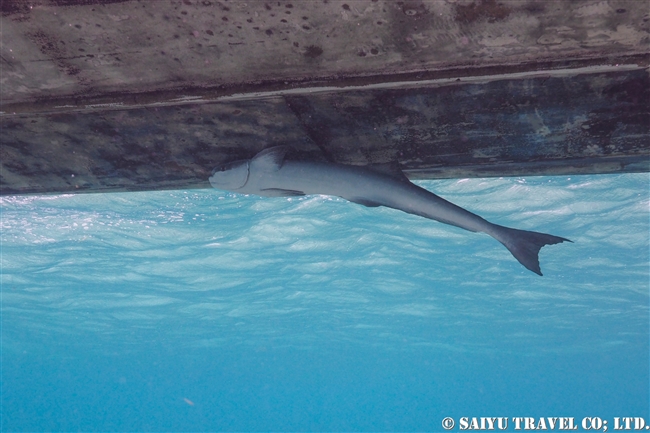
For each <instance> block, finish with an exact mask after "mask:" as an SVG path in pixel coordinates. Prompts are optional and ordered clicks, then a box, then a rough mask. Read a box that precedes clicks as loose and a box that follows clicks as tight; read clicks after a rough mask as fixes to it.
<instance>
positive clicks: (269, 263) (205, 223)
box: [0, 173, 650, 431]
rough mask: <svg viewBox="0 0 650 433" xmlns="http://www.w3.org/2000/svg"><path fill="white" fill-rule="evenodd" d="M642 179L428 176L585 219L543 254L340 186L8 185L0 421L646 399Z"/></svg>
mask: <svg viewBox="0 0 650 433" xmlns="http://www.w3.org/2000/svg"><path fill="white" fill-rule="evenodd" d="M649 180H650V177H649V174H647V173H645V174H625V175H599V176H562V177H527V178H494V179H463V180H444V181H424V182H418V184H419V185H421V186H423V187H425V188H427V189H429V190H431V191H433V192H435V193H436V194H438V195H440V196H442V197H444V198H446V199H448V200H450V201H452V202H454V203H456V204H458V205H460V206H463V207H465V208H467V209H468V210H471V211H473V212H475V213H478V214H479V215H481V216H483V217H484V218H486V219H488V220H490V221H492V222H494V223H498V224H501V225H507V226H511V227H516V228H521V229H527V230H535V231H541V232H546V233H551V234H554V235H558V236H562V237H566V238H569V239H571V240H573V241H574V242H575V243H573V244H570V243H563V244H559V245H553V246H547V247H544V248H543V249H542V251H541V254H540V261H541V266H542V271H543V272H544V276H543V277H539V276H537V275H535V274H533V273H532V272H529V271H528V270H526V269H525V268H524V267H523V266H521V265H520V264H519V263H518V262H517V261H516V260H515V259H514V258H513V257H512V256H511V255H510V253H509V252H508V251H507V250H506V249H505V248H504V247H503V246H502V245H501V244H499V243H498V242H497V241H495V240H494V239H492V238H490V237H489V236H486V235H481V234H475V233H470V232H466V231H463V230H461V229H458V228H455V227H451V226H447V225H444V224H440V223H437V222H434V221H430V220H426V219H424V218H419V217H416V216H412V215H407V214H404V213H401V212H399V211H396V210H392V209H387V208H365V207H363V206H359V205H356V204H352V203H348V202H346V201H345V200H342V199H337V198H331V197H324V196H310V197H301V198H259V197H254V196H240V195H236V194H231V193H224V192H221V191H217V190H189V191H157V192H141V193H112V194H85V195H83V194H80V195H51V196H5V197H2V198H1V199H0V204H1V211H2V218H1V228H2V251H1V264H2V277H1V282H2V293H1V295H2V298H1V300H2V304H1V314H2V329H1V333H2V347H1V355H2V358H1V360H2V381H1V384H2V401H1V404H2V413H1V414H2V420H1V423H2V424H1V429H2V431H441V430H442V426H441V422H442V420H443V418H445V417H452V418H453V419H454V420H455V422H456V425H455V427H454V428H453V429H452V430H453V431H458V430H459V427H458V422H459V419H460V417H510V418H512V417H574V418H575V421H576V424H579V423H580V422H581V420H582V419H583V418H584V417H586V416H589V417H600V418H602V419H603V420H607V421H608V422H609V427H610V431H612V427H613V426H612V423H613V419H614V417H643V418H644V419H645V420H646V421H647V422H650V413H649V405H650V399H649V390H650V374H649V370H650V359H649V358H650V347H649V346H650V331H649V327H650V312H649V298H650V287H649V286H650V265H649V263H650V258H649V251H650V243H649V233H650V227H649V222H650V191H649ZM510 427H511V430H512V428H513V427H514V426H513V425H512V424H511V425H510ZM578 431H582V427H581V426H579V430H578Z"/></svg>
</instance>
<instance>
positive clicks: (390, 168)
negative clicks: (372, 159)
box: [366, 161, 410, 182]
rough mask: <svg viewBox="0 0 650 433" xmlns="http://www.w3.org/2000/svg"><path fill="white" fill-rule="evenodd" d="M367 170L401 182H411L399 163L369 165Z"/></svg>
mask: <svg viewBox="0 0 650 433" xmlns="http://www.w3.org/2000/svg"><path fill="white" fill-rule="evenodd" d="M366 168H368V169H370V170H372V171H374V172H376V173H381V174H386V175H388V176H390V177H392V178H393V179H395V180H399V181H400V182H410V180H409V178H408V177H406V175H405V174H404V172H403V171H402V169H401V168H400V166H399V163H398V162H397V161H393V162H386V163H383V164H370V165H367V166H366Z"/></svg>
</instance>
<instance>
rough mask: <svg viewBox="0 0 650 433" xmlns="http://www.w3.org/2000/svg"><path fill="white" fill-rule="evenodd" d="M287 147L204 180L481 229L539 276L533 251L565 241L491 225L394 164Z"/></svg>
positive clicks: (224, 186) (265, 152)
mask: <svg viewBox="0 0 650 433" xmlns="http://www.w3.org/2000/svg"><path fill="white" fill-rule="evenodd" d="M288 150H289V147H288V146H276V147H271V148H268V149H265V150H263V151H261V152H260V153H258V154H257V155H256V156H255V157H254V158H253V159H250V160H248V159H247V160H239V161H234V162H231V163H228V164H224V165H222V166H219V167H217V168H215V169H214V171H213V172H212V176H210V184H211V185H212V186H213V187H214V188H216V189H220V190H226V191H232V192H236V193H240V194H255V195H260V196H266V197H291V196H303V195H310V194H322V195H331V196H337V197H341V198H344V199H346V200H349V201H351V202H354V203H359V204H362V205H364V206H369V207H375V206H386V207H390V208H393V209H398V210H401V211H403V212H406V213H410V214H413V215H418V216H422V217H425V218H429V219H432V220H436V221H440V222H441V223H445V224H450V225H453V226H456V227H460V228H463V229H465V230H469V231H471V232H481V233H486V234H488V235H490V236H492V237H493V238H495V239H496V240H498V241H499V242H501V243H502V244H503V245H505V247H506V248H508V250H509V251H510V252H511V253H512V255H513V256H514V257H515V258H516V259H517V260H519V263H521V264H522V265H524V266H525V267H526V268H527V269H529V270H531V271H533V272H535V273H536V274H538V275H542V271H541V269H540V267H539V257H538V254H539V250H540V249H541V248H542V247H543V246H544V245H553V244H558V243H561V242H565V241H566V242H571V241H570V240H568V239H565V238H561V237H559V236H553V235H549V234H545V233H537V232H531V231H525V230H517V229H513V228H509V227H504V226H500V225H497V224H493V223H491V222H489V221H487V220H485V219H483V218H481V217H480V216H478V215H476V214H473V213H471V212H469V211H467V210H465V209H463V208H462V207H459V206H456V205H455V204H453V203H451V202H448V201H447V200H445V199H443V198H440V197H438V196H437V195H435V194H433V193H432V192H429V191H427V190H426V189H424V188H420V187H419V186H417V185H415V184H413V183H411V182H410V181H409V179H408V178H407V177H406V176H405V175H404V173H403V172H402V171H401V170H400V169H399V167H398V166H397V164H381V165H370V166H352V165H343V164H333V163H324V162H304V161H291V160H286V159H285V155H286V153H287V151H288Z"/></svg>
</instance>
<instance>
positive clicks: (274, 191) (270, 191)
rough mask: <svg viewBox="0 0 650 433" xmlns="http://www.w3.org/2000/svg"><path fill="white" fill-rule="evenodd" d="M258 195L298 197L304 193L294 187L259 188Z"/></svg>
mask: <svg viewBox="0 0 650 433" xmlns="http://www.w3.org/2000/svg"><path fill="white" fill-rule="evenodd" d="M260 195H263V196H266V197H299V196H301V195H305V193H304V192H302V191H296V190H294V189H281V188H264V189H261V190H260Z"/></svg>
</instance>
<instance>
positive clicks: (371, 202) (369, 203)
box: [348, 197, 382, 207]
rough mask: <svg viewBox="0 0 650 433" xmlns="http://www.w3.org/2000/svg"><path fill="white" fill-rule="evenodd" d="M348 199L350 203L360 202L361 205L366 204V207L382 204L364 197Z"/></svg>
mask: <svg viewBox="0 0 650 433" xmlns="http://www.w3.org/2000/svg"><path fill="white" fill-rule="evenodd" d="M348 200H349V201H351V202H352V203H356V204H362V205H364V206H368V207H377V206H381V205H382V204H381V203H377V202H376V201H372V200H368V199H365V198H362V197H359V198H356V197H355V198H348Z"/></svg>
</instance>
